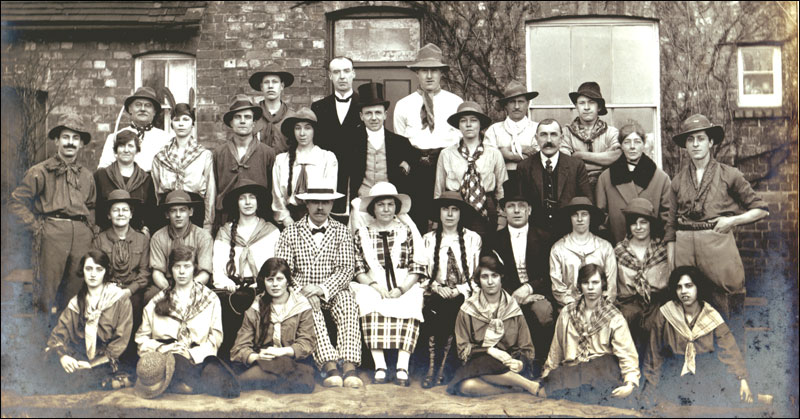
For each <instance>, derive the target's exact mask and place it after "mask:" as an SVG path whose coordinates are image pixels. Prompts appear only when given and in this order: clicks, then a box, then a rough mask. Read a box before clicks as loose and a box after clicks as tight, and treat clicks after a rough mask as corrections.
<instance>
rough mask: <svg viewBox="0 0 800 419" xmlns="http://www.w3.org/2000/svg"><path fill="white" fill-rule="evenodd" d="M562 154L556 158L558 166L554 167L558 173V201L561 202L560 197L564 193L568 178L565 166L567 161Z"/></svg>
mask: <svg viewBox="0 0 800 419" xmlns="http://www.w3.org/2000/svg"><path fill="white" fill-rule="evenodd" d="M564 157H566V156H565V155H564V154H561V155H560V156H559V157H558V165H557V166H556V171H557V173H558V196H557V198H558V200H559V201H561V196H562V194H563V193H564V185H566V184H567V177H568V176H569V168H568V167H567V165H568V164H569V163H568V162H567V159H565V158H564Z"/></svg>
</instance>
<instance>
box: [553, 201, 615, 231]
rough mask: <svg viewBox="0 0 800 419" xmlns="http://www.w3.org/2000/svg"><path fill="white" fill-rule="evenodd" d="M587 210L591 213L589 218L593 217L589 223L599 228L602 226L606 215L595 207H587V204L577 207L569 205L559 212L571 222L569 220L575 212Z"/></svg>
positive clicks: (577, 205)
mask: <svg viewBox="0 0 800 419" xmlns="http://www.w3.org/2000/svg"><path fill="white" fill-rule="evenodd" d="M580 210H586V211H589V216H590V217H591V218H590V220H589V223H590V225H591V226H599V225H600V224H602V223H603V221H605V218H606V215H605V213H604V212H603V211H602V210H601V209H600V208H597V207H596V206H594V205H587V204H576V205H567V206H565V207H563V208H560V209H559V210H558V211H559V212H560V213H561V216H562V217H563V218H564V220H566V221H567V222H569V218H570V217H571V216H572V214H573V213H575V211H580Z"/></svg>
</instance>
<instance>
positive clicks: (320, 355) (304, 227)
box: [275, 185, 364, 388]
mask: <svg viewBox="0 0 800 419" xmlns="http://www.w3.org/2000/svg"><path fill="white" fill-rule="evenodd" d="M309 186H310V187H309V188H308V189H307V192H306V193H301V194H297V198H299V199H301V200H303V201H304V202H305V203H306V206H307V213H308V214H307V215H306V216H304V217H303V218H301V219H300V220H299V221H297V222H295V223H294V224H291V225H289V226H288V227H286V229H285V230H283V232H282V233H281V236H280V238H279V239H278V244H277V246H276V248H275V257H278V258H282V259H284V260H286V262H287V263H288V264H289V268H290V269H291V272H292V280H293V282H294V284H293V287H294V289H293V291H294V292H299V293H300V294H302V295H303V296H305V297H306V298H308V301H309V302H310V303H311V307H312V309H313V315H314V333H315V334H316V336H317V347H316V350H315V351H314V362H315V363H316V364H317V368H318V369H319V370H320V371H321V372H322V373H323V377H325V380H324V381H323V382H322V385H323V386H325V387H342V386H344V387H350V388H361V387H363V386H364V383H363V382H362V381H361V379H360V378H359V377H358V375H357V372H356V367H358V365H359V364H360V363H361V329H359V326H358V320H359V309H358V305H357V304H356V301H355V298H354V297H353V294H352V293H351V292H350V288H349V284H350V280H351V279H352V278H353V273H354V272H355V247H354V244H353V237H352V236H351V235H350V231H349V230H348V229H347V227H346V226H345V225H344V224H342V223H340V222H338V221H336V220H334V219H333V218H331V217H329V215H330V212H331V209H332V208H333V201H334V200H336V199H339V198H342V196H343V195H342V194H340V193H338V192H336V191H334V190H333V188H324V187H318V186H317V185H309ZM323 311H326V312H328V313H329V314H330V315H331V317H332V318H333V322H334V323H336V328H337V338H336V343H337V346H338V347H337V348H334V347H333V344H332V343H331V339H330V336H329V335H328V328H327V326H326V325H325V318H324V317H323V314H322V312H323ZM340 362H341V363H342V367H341V370H340V369H339V367H338V364H339V363H340Z"/></svg>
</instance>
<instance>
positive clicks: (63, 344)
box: [44, 250, 133, 392]
mask: <svg viewBox="0 0 800 419" xmlns="http://www.w3.org/2000/svg"><path fill="white" fill-rule="evenodd" d="M78 266H80V272H79V275H81V276H82V277H83V281H84V284H83V287H81V289H80V291H78V295H76V296H75V297H72V299H71V300H70V301H69V305H68V306H67V308H66V310H64V311H63V312H62V313H61V316H60V317H59V319H58V324H57V325H56V327H55V328H54V329H53V331H52V333H51V334H50V339H49V340H48V341H47V349H46V350H45V351H46V352H47V354H48V359H49V361H50V362H51V364H52V368H48V369H47V370H46V371H48V374H45V375H46V376H47V384H51V385H52V384H53V383H58V384H59V386H60V387H61V388H52V389H47V388H44V389H45V391H46V392H48V391H47V390H56V391H57V392H62V391H66V392H83V391H89V390H94V389H97V388H98V387H102V388H104V389H106V390H110V389H117V388H123V387H129V386H130V385H131V384H132V383H131V381H130V378H129V377H128V375H127V374H124V373H122V372H118V366H119V357H120V355H122V352H124V351H125V348H126V347H127V346H128V341H129V340H130V336H131V328H132V326H133V315H132V312H131V302H130V300H129V299H128V294H127V293H125V292H124V291H123V290H122V289H121V288H119V287H117V285H116V284H113V283H111V282H110V281H111V272H110V261H109V259H108V256H107V255H106V254H105V253H103V252H101V251H99V250H90V251H89V252H88V253H87V254H86V255H84V256H83V257H82V258H81V260H80V263H79V265H78ZM56 363H60V365H59V366H56ZM56 369H62V370H63V371H64V372H65V373H66V374H67V375H63V374H55V375H50V374H49V372H52V371H55V370H56ZM62 383H63V384H64V385H63V386H61V384H62Z"/></svg>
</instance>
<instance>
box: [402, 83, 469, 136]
mask: <svg viewBox="0 0 800 419" xmlns="http://www.w3.org/2000/svg"><path fill="white" fill-rule="evenodd" d="M463 102H464V100H463V99H461V98H460V97H458V96H456V95H455V94H453V93H450V92H448V91H446V90H440V91H439V93H437V94H435V95H434V96H433V114H434V130H433V132H431V130H430V129H429V128H422V119H421V118H420V110H421V109H422V105H423V103H424V101H423V99H422V95H421V94H419V93H417V92H414V93H412V94H410V95H408V96H406V97H404V98H402V99H400V100H399V101H397V105H395V108H394V132H396V133H397V134H400V135H402V136H404V137H406V138H408V141H409V142H410V143H411V145H413V146H414V147H416V148H418V149H420V150H426V149H431V148H445V147H449V146H451V145H453V144H456V143H458V141H459V140H461V131H459V130H457V129H456V128H453V127H452V126H450V124H448V123H447V118H449V117H450V116H451V115H453V114H454V113H456V112H458V105H460V104H461V103H463Z"/></svg>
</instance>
